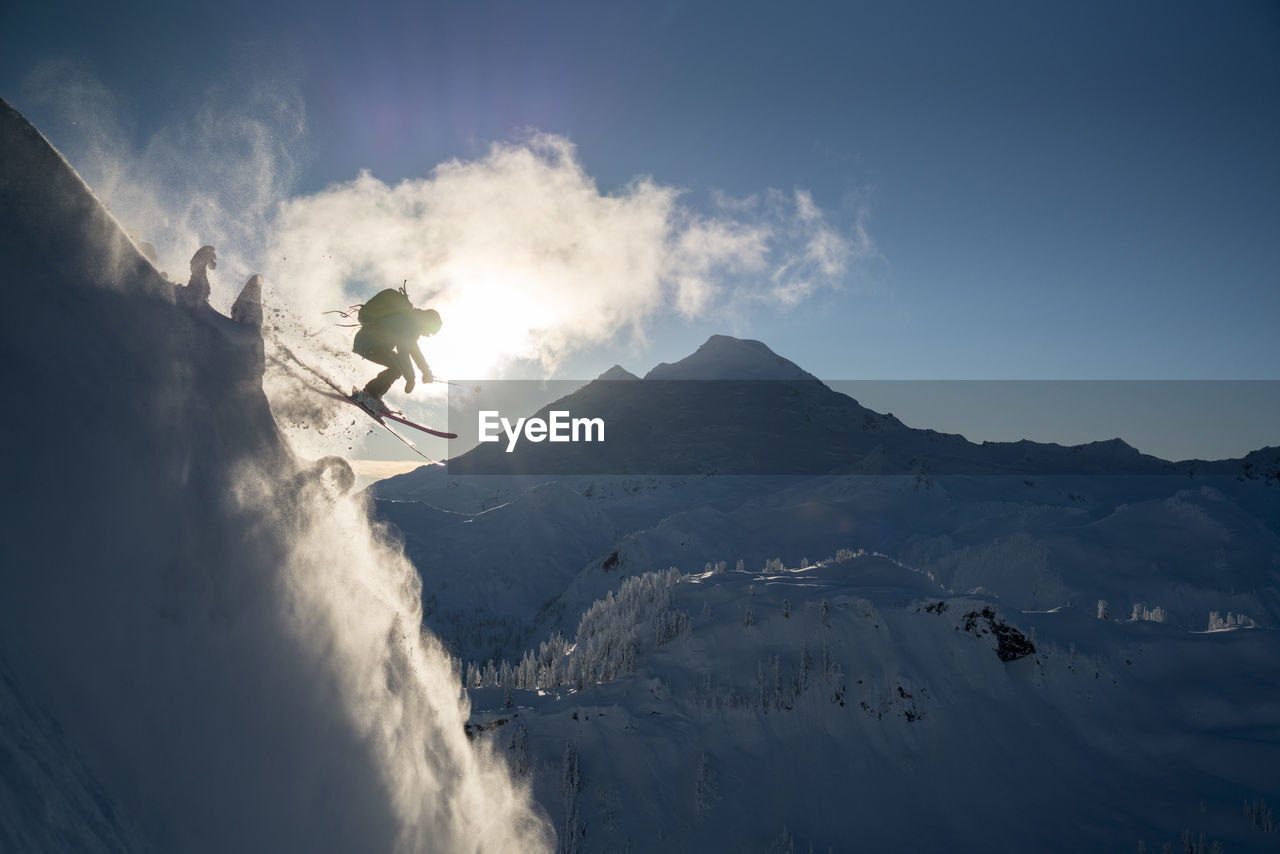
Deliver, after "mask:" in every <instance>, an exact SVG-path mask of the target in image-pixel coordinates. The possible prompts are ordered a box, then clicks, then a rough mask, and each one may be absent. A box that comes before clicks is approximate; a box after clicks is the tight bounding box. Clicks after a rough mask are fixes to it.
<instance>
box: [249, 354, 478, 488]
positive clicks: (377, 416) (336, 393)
mask: <svg viewBox="0 0 1280 854" xmlns="http://www.w3.org/2000/svg"><path fill="white" fill-rule="evenodd" d="M271 343H272V344H273V345H274V346H275V347H276V349H277V350H278V351H279V352H280V353H281V354H283V355H284V356H286V357H288V359H289V360H290V361H291V362H293V363H294V364H296V365H298V366H299V367H301V368H303V369H304V370H306V371H307V373H309V374H311V375H312V376H313V377H315V378H316V379H318V380H320V381H321V382H323V383H324V384H325V385H326V386H328V387H329V389H330V390H328V391H326V390H323V389H318V388H315V387H314V386H312V387H311V389H312V391H315V392H316V393H317V394H323V395H325V396H326V397H332V398H333V399H335V400H345V401H346V402H347V403H349V404H351V405H352V406H354V407H356V408H357V409H359V410H360V411H361V412H363V413H364V414H365V415H368V416H369V417H370V418H372V419H373V420H374V421H376V422H378V424H379V425H380V426H381V427H382V428H383V429H384V430H386V431H387V432H388V433H390V434H391V435H393V436H395V437H396V438H397V439H399V440H400V441H401V442H403V443H404V444H405V445H406V446H407V447H409V448H411V449H412V450H413V452H414V453H416V454H417V455H418V456H420V457H422V458H423V459H425V460H427V461H428V462H430V463H431V464H432V465H444V463H443V462H441V461H440V460H437V459H434V458H432V457H429V456H427V455H426V454H424V453H423V452H422V451H421V450H420V449H419V448H418V446H417V445H416V444H414V442H413V440H412V439H410V438H409V437H407V436H405V435H403V434H401V433H400V431H398V430H396V429H395V428H394V427H392V426H391V425H390V424H388V423H387V422H386V420H385V419H388V418H389V419H391V420H392V421H395V422H397V423H399V424H403V425H405V426H406V427H412V428H413V429H415V430H420V431H422V432H423V433H427V434H429V435H432V436H438V437H440V438H441V439H456V438H458V434H457V433H449V432H446V431H444V430H436V429H434V428H432V427H427V426H425V425H422V424H419V423H417V422H416V421H411V420H409V419H408V418H405V417H404V413H401V412H392V411H389V410H388V411H386V412H374V411H373V410H371V409H369V408H367V407H365V406H364V405H363V404H361V403H360V402H359V401H357V400H356V399H355V398H354V397H352V396H351V395H350V394H348V393H346V392H344V391H343V390H342V387H341V386H339V385H338V384H337V383H335V382H334V381H333V380H331V379H329V378H328V377H327V376H325V375H324V374H322V373H320V372H319V371H317V370H316V369H315V368H313V367H311V366H310V365H308V364H307V363H306V362H304V361H302V360H301V359H299V358H298V357H297V355H295V354H294V352H293V351H292V350H290V349H289V348H288V347H286V346H285V345H284V344H282V343H280V341H278V340H276V339H275V338H272V342H271ZM277 361H278V360H277Z"/></svg>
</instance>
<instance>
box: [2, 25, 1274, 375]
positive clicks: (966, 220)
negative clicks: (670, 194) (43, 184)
mask: <svg viewBox="0 0 1280 854" xmlns="http://www.w3.org/2000/svg"><path fill="white" fill-rule="evenodd" d="M127 5H128V7H129V8H130V9H131V10H134V11H132V12H131V13H130V14H127V15H126V14H123V13H122V12H121V11H120V10H119V9H118V8H116V7H110V6H106V5H103V4H87V3H59V2H52V3H40V4H36V3H27V2H17V3H8V4H6V5H5V7H4V9H3V11H0V31H2V32H3V33H4V35H3V36H2V37H0V39H2V40H3V43H4V50H3V51H0V95H3V97H5V98H6V99H7V100H10V102H11V103H13V104H14V105H15V106H17V107H18V108H19V109H20V110H23V112H25V113H26V114H27V115H28V117H29V118H31V119H32V120H33V121H34V122H35V123H36V124H37V126H39V127H41V128H42V129H43V130H45V132H46V133H47V134H48V135H49V136H50V137H51V138H52V139H53V141H54V143H55V144H57V145H58V146H59V147H60V148H62V150H63V151H64V152H65V153H67V154H68V157H69V158H70V159H71V160H72V162H73V165H77V166H78V167H79V166H80V164H79V163H78V162H77V152H78V151H79V150H80V149H81V148H83V147H85V146H87V145H88V143H87V142H86V141H85V140H84V139H81V138H79V137H78V136H77V133H78V131H77V126H76V125H72V124H71V123H70V119H69V117H68V114H67V113H66V111H65V110H64V111H61V112H60V111H59V105H58V103H57V102H56V99H53V100H50V99H49V98H48V97H47V94H45V95H42V93H41V92H40V91H39V87H37V86H33V84H32V73H33V70H34V69H37V68H39V67H41V64H42V63H45V64H47V63H48V62H49V61H50V60H59V61H64V62H66V61H69V63H70V65H71V66H72V67H74V68H75V69H77V71H78V72H79V73H83V74H85V75H87V76H89V77H91V78H92V79H95V80H97V81H100V83H101V85H102V87H104V89H105V90H106V91H107V92H109V93H111V95H112V99H113V100H112V107H113V110H114V111H115V112H116V113H117V114H118V126H117V130H118V131H119V132H120V133H121V134H122V136H123V140H124V142H123V143H122V144H123V145H124V146H125V147H126V148H130V147H132V149H133V150H141V149H143V148H144V147H145V146H146V144H147V141H148V140H150V139H152V138H153V137H154V136H155V135H156V134H157V133H159V132H161V130H162V129H163V128H166V127H171V126H172V125H174V124H175V122H180V121H181V120H182V118H183V116H184V115H188V114H190V113H191V112H192V111H193V110H195V109H196V108H197V107H198V105H199V104H200V103H202V102H203V101H206V100H207V99H208V98H209V93H210V91H213V90H216V91H218V92H221V93H222V95H221V97H222V98H223V99H224V100H230V101H234V100H236V99H237V98H239V99H242V100H245V101H246V102H247V101H249V100H251V98H250V97H249V94H248V93H250V92H251V91H252V90H254V89H255V87H261V86H263V85H271V86H279V87H283V88H285V89H288V90H289V91H290V92H293V93H294V94H296V96H297V99H298V102H299V103H300V104H301V108H302V110H303V111H304V113H305V125H306V130H305V134H300V135H299V136H298V137H297V138H296V139H291V140H289V141H288V146H289V148H290V159H291V163H293V164H294V165H295V168H294V169H293V171H291V172H290V176H289V178H290V180H289V184H288V187H287V194H288V195H289V196H291V197H308V196H310V195H311V194H318V193H322V192H323V191H325V190H326V188H329V187H331V186H332V185H334V184H335V183H340V182H349V181H351V180H352V179H354V178H355V177H356V175H357V174H358V172H359V170H361V169H367V170H369V172H370V173H371V175H372V176H373V177H375V178H377V179H378V180H380V181H381V182H384V183H385V184H387V185H388V186H394V185H396V184H397V182H400V181H402V180H406V179H407V180H418V179H424V178H426V177H427V176H429V175H431V174H432V170H433V168H435V167H436V166H437V165H438V164H440V163H442V162H446V161H449V160H451V159H454V158H459V159H461V160H462V161H470V160H474V159H477V158H482V157H484V155H485V152H486V151H487V150H488V146H490V144H491V143H494V142H503V141H512V140H520V139H524V138H526V137H527V135H528V134H529V133H530V132H531V131H537V132H541V133H544V134H551V135H555V136H556V137H557V138H562V139H564V140H567V141H569V142H571V143H572V144H573V145H574V146H576V149H575V150H576V155H575V156H576V158H577V163H578V165H579V166H580V168H581V170H582V171H583V172H585V174H586V175H587V176H589V178H590V179H591V180H593V181H594V182H595V183H596V184H597V185H598V187H599V190H600V192H601V194H602V195H604V196H609V195H610V194H614V193H620V192H624V190H625V188H626V187H627V186H628V185H629V182H632V181H633V180H634V179H636V178H637V176H651V178H652V180H653V181H654V182H656V183H657V184H658V185H661V186H662V187H666V188H671V189H673V190H678V191H679V200H680V202H679V204H680V205H681V207H682V209H683V210H684V212H685V215H686V216H702V215H706V216H715V215H717V213H716V212H717V210H719V208H718V207H717V200H718V199H723V198H726V197H727V198H730V199H738V200H741V199H748V198H753V197H754V198H756V199H760V198H767V197H768V193H769V191H771V190H772V191H775V194H776V197H777V198H781V199H791V198H793V194H795V192H796V191H797V190H799V191H803V192H804V193H805V194H807V196H808V198H810V199H811V200H812V203H813V205H814V206H815V207H816V208H817V209H819V210H820V211H821V212H822V222H823V223H824V224H825V227H827V228H829V229H830V230H831V232H832V233H834V234H837V235H841V236H843V237H845V238H846V239H847V240H849V241H850V242H851V243H857V235H858V234H859V232H858V229H859V228H861V229H863V235H864V237H865V240H864V241H863V242H862V243H857V245H858V247H859V251H857V252H855V253H854V254H853V256H852V258H851V260H850V261H849V263H847V264H845V265H844V266H843V267H842V268H841V269H840V270H839V271H838V272H837V273H835V274H833V275H829V276H826V277H824V278H822V280H821V281H820V282H819V284H817V285H815V286H814V287H813V288H812V289H811V290H807V291H805V292H804V295H803V297H802V298H800V299H798V300H795V301H794V302H792V303H788V304H782V303H779V302H777V301H771V300H769V299H762V298H758V297H756V296H753V297H751V298H744V299H738V300H733V299H725V298H723V294H724V293H725V292H726V291H732V287H733V285H732V281H733V279H734V277H735V276H741V275H752V274H755V275H762V273H761V272H760V270H747V271H746V273H745V274H744V273H742V272H741V271H740V270H739V271H737V272H731V273H726V274H724V277H723V278H722V279H721V280H719V287H720V288H721V290H720V291H718V293H720V294H721V297H718V298H711V299H708V300H706V301H705V302H703V303H700V304H699V308H698V311H696V312H694V313H693V314H692V315H690V314H688V313H686V314H683V315H682V314H681V313H679V312H677V311H669V310H667V309H666V308H664V307H663V306H658V307H656V308H654V309H652V311H651V313H650V314H649V315H647V319H646V324H645V335H644V337H643V338H642V339H634V338H628V339H627V341H628V343H627V344H626V346H621V345H615V344H613V343H610V342H611V341H612V340H618V341H621V340H622V336H619V337H618V338H617V339H603V340H600V339H598V340H594V341H591V342H586V343H581V344H579V345H577V346H574V347H572V348H568V349H566V350H565V351H564V353H563V359H562V361H561V363H560V371H561V375H570V376H591V375H594V374H595V373H598V372H599V371H600V370H603V368H605V367H608V365H609V364H612V363H613V362H615V361H620V362H622V363H623V364H624V365H625V366H626V367H629V368H631V369H632V370H636V371H641V372H642V371H644V370H647V369H648V368H649V367H651V366H652V365H653V364H655V363H656V362H659V361H669V360H673V359H675V358H679V357H680V356H682V355H685V354H687V353H688V352H690V351H691V350H693V349H694V348H695V347H696V346H697V345H698V344H700V343H701V342H702V341H703V340H705V338H706V337H707V336H708V335H709V334H711V333H714V332H728V333H731V334H737V335H740V336H744V337H752V338H758V339H760V340H763V341H765V342H766V343H767V344H769V345H770V346H771V347H772V348H773V349H774V350H775V351H777V352H779V353H781V354H783V355H785V356H787V357H788V358H790V359H792V360H793V361H795V362H797V363H798V364H800V365H801V366H802V367H804V368H805V369H806V370H808V371H810V372H811V373H814V374H816V375H818V376H821V377H831V378H853V379H861V378H867V379H1233V378H1234V379H1275V378H1277V366H1278V365H1280V344H1277V340H1278V338H1280V336H1276V335H1275V333H1274V328H1275V318H1276V317H1280V240H1277V239H1276V237H1275V235H1276V234H1278V233H1280V204H1278V203H1277V202H1278V201H1280V157H1277V156H1276V154H1275V152H1277V151H1280V7H1277V6H1276V5H1275V4H1274V3H1267V2H1228V3H1221V4H1202V3H1173V2H1127V3H1119V4H1117V3H1076V4H1045V3H1022V2H1006V3H976V4H952V3H911V2H902V3H877V4H870V3H857V2H845V3H788V4H781V3H713V2H668V3H664V2H650V3H630V4H598V3H489V2H473V3H465V4H462V3H456V4H455V3H450V4H435V3H377V2H375V3H370V4H364V5H360V6H358V7H357V6H355V5H347V4H343V5H338V4H332V3H328V4H326V3H310V4H267V5H266V6H265V8H256V7H255V6H253V5H250V4H243V3H235V2H232V3H226V4H190V5H189V6H184V5H183V4H145V3H137V4H127ZM83 171H86V172H89V171H91V170H87V169H85V170H83ZM87 177H88V175H87ZM796 210H797V211H798V210H799V207H798V206H797V209H796ZM793 219H795V216H794V215H793ZM754 221H756V220H753V222H754ZM777 231H778V232H779V233H781V232H784V231H786V229H785V228H781V227H780V228H778V229H777ZM782 239H783V238H782V237H779V238H778V240H779V241H781V240H782ZM796 239H800V238H796ZM806 239H807V238H806ZM233 249H234V247H233V246H228V247H226V248H225V249H224V248H223V247H220V252H226V251H229V250H233ZM779 251H780V250H779ZM761 269H763V268H761ZM771 269H772V268H771Z"/></svg>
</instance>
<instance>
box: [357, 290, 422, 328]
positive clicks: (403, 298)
mask: <svg viewBox="0 0 1280 854" xmlns="http://www.w3.org/2000/svg"><path fill="white" fill-rule="evenodd" d="M412 308H413V303H412V302H410V301H409V295H408V294H407V293H405V290H404V288H400V289H399V290H396V289H394V288H387V289H386V290H385V291H378V293H376V294H374V295H373V296H372V297H370V298H369V301H368V302H366V303H365V304H364V305H362V306H360V311H359V313H358V314H357V315H356V319H357V320H359V321H360V325H361V326H368V325H369V324H370V323H376V322H377V321H379V320H382V319H383V318H385V317H390V316H391V315H393V314H399V313H400V312H402V311H410V310H411V309H412Z"/></svg>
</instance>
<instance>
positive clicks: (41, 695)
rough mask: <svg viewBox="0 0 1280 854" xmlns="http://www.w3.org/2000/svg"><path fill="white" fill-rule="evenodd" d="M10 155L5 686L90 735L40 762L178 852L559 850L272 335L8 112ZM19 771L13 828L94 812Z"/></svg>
mask: <svg viewBox="0 0 1280 854" xmlns="http://www.w3.org/2000/svg"><path fill="white" fill-rule="evenodd" d="M0 147H2V148H3V150H4V151H5V158H4V161H3V165H2V167H0V217H2V218H3V221H2V222H0V258H2V259H3V269H4V270H5V273H6V284H7V291H8V301H9V303H10V310H9V311H6V312H5V313H4V317H3V320H0V323H2V324H3V334H0V348H2V349H0V353H2V355H3V358H2V359H0V364H2V365H3V377H4V380H5V387H6V388H8V389H10V390H11V394H14V395H16V397H17V400H18V405H17V406H15V407H13V408H11V409H10V411H9V413H8V414H7V416H6V418H5V421H4V427H3V437H2V441H3V445H4V447H5V448H6V453H7V458H8V464H7V466H6V474H7V476H8V477H7V480H8V483H7V486H8V488H9V494H10V496H12V500H11V502H10V504H11V509H10V511H9V512H8V513H7V514H6V516H5V518H4V522H3V525H4V531H3V536H2V537H0V585H2V589H3V594H2V595H0V660H3V662H4V663H7V666H8V668H10V669H11V670H12V671H13V673H14V684H15V685H16V686H18V687H17V688H16V689H15V690H14V691H8V690H6V692H5V693H4V694H3V695H0V702H4V703H5V704H6V706H7V708H6V709H5V712H6V715H7V716H9V717H13V718H16V719H18V720H19V721H20V722H22V721H25V722H27V723H29V724H31V730H32V731H33V732H36V733H37V734H39V733H45V734H46V735H47V734H49V733H55V732H56V733H58V734H59V735H58V739H61V738H62V737H63V735H65V741H59V740H57V739H54V738H53V737H52V736H48V739H47V743H44V742H42V743H41V744H40V745H37V748H39V749H34V748H33V749H32V751H31V752H32V754H33V755H41V752H42V751H44V753H45V754H48V755H52V756H53V757H54V758H53V759H52V760H50V764H53V765H57V764H59V763H60V762H61V761H62V759H65V760H66V764H67V767H80V766H79V765H75V764H74V763H73V762H72V760H73V759H75V757H78V756H80V755H83V757H84V767H85V769H86V770H85V772H84V786H85V788H86V789H88V790H91V791H100V793H101V797H99V798H98V799H97V803H98V805H99V806H100V807H101V810H100V811H101V812H102V813H104V814H106V815H108V816H111V819H110V821H112V822H115V823H116V824H118V825H119V826H120V827H125V826H126V825H128V826H135V825H136V827H137V828H139V829H140V830H139V836H140V837H141V838H143V839H145V840H147V841H148V842H149V843H150V845H152V846H154V847H155V848H157V849H159V850H166V851H265V850H273V851H274V850H305V851H348V850H360V851H391V850H404V851H424V850H430V851H460V850H474V851H500V850H517V849H518V850H521V851H528V850H540V849H544V848H546V847H548V845H549V837H550V833H549V830H548V825H547V823H546V821H545V820H544V819H543V818H542V817H541V816H540V815H539V814H538V813H537V811H536V810H535V808H533V807H532V806H531V802H530V800H529V797H528V793H527V791H526V790H525V789H523V788H521V787H520V786H517V785H514V784H513V783H512V781H511V779H510V777H509V775H508V773H507V771H506V768H505V766H503V765H502V764H501V763H498V762H496V761H494V760H493V758H492V757H490V756H488V755H487V754H485V753H484V752H483V751H479V752H478V751H477V750H476V748H474V747H473V746H472V744H471V743H469V742H468V740H467V738H466V736H465V734H464V731H463V722H464V721H465V719H466V714H467V709H466V701H465V699H463V695H462V693H461V690H460V686H459V683H458V679H457V676H456V674H455V673H454V671H453V666H452V664H451V662H450V660H449V659H448V657H447V656H446V655H444V654H443V653H442V651H441V650H440V648H439V646H438V644H436V643H435V642H434V641H433V640H432V639H431V638H430V637H427V636H424V635H422V634H421V633H420V630H419V626H420V624H421V605H420V581H419V579H418V576H417V574H416V573H415V572H414V569H413V567H412V566H411V565H410V564H409V563H408V562H407V561H406V560H405V559H404V557H403V556H402V554H401V553H400V552H399V550H398V549H396V548H394V547H392V546H390V545H388V544H387V543H385V542H383V541H382V540H380V539H379V537H378V535H377V532H376V531H375V530H374V529H372V528H371V527H370V524H369V522H368V517H367V513H366V512H365V507H364V504H363V502H362V500H360V499H357V498H355V497H353V496H351V495H349V494H347V493H346V492H345V489H344V488H345V487H346V486H347V485H348V484H347V483H345V482H344V480H343V478H342V477H335V476H334V472H335V471H337V472H339V473H341V467H340V466H338V467H335V466H331V465H327V464H324V463H321V464H316V465H313V464H309V463H307V462H305V461H301V460H298V459H296V458H295V457H294V456H293V454H292V453H291V452H290V450H289V449H288V447H287V446H286V445H285V443H284V442H283V441H282V439H281V437H280V435H279V433H278V432H277V429H276V426H275V423H274V421H273V420H272V417H271V413H270V411H269V409H268V406H267V401H266V398H265V397H264V395H263V393H262V388H261V377H262V370H263V349H262V342H261V339H260V337H259V334H258V332H257V330H256V329H254V328H253V327H252V326H250V325H244V324H237V323H235V322H233V321H231V320H230V319H228V318H226V317H223V316H222V315H220V314H218V313H216V312H214V311H213V310H212V309H210V308H209V307H208V306H207V305H205V304H197V305H190V304H187V302H186V301H183V300H180V299H177V298H176V294H177V293H178V292H179V291H181V288H178V289H176V290H175V287H174V285H172V284H171V283H169V282H167V281H165V280H164V279H163V278H162V277H161V276H160V275H159V274H158V273H157V272H156V271H155V269H154V268H152V266H151V265H150V264H149V263H148V262H147V261H146V260H145V259H144V258H143V256H142V255H141V254H140V253H139V252H138V250H137V249H136V248H135V246H134V245H133V244H132V243H131V242H130V240H129V239H128V238H127V237H126V236H125V234H124V233H123V231H122V230H121V229H120V228H119V226H118V225H117V224H116V223H115V221H114V220H113V219H112V218H111V216H110V215H109V214H108V213H107V212H106V211H105V210H104V208H103V207H102V206H101V205H100V204H99V203H98V202H97V200H96V199H95V198H94V197H93V195H92V193H91V192H90V191H89V190H88V189H87V188H86V187H85V186H84V184H83V183H82V182H81V181H80V180H79V178H78V177H77V176H76V175H75V174H74V172H73V171H72V170H71V169H70V167H69V166H68V165H67V164H66V162H65V161H64V160H63V159H62V158H61V157H60V156H59V155H58V154H57V153H56V152H55V151H54V150H53V149H52V148H51V147H50V146H49V145H48V143H47V142H45V140H44V139H43V138H42V137H41V136H40V135H39V134H38V133H37V132H36V131H35V129H34V128H32V127H31V126H30V125H29V124H28V123H27V122H26V121H25V120H24V119H23V118H22V117H21V116H19V115H18V114H17V113H16V112H15V111H13V110H12V109H11V108H10V107H9V106H8V105H7V104H4V103H3V102H0ZM195 248H196V247H192V249H195ZM6 681H7V680H6ZM19 696H20V697H21V698H23V700H22V704H21V706H20V707H19V706H15V705H14V703H16V702H17V701H16V700H12V699H11V698H14V697H19ZM45 714H47V715H48V716H49V718H51V719H52V720H54V721H56V725H44V724H41V725H39V726H36V724H37V723H39V721H36V720H35V718H40V720H43V718H41V717H40V716H42V715H45ZM33 716H34V717H33ZM6 731H9V727H6ZM37 737H42V736H37ZM26 746H27V747H31V745H26ZM10 748H12V745H10ZM10 752H12V749H10ZM77 761H78V760H77ZM12 768H13V766H12V765H8V766H6V770H5V772H4V773H5V776H6V778H9V776H10V774H11V773H14V774H16V773H17V771H16V770H12V771H11V769H12ZM98 781H100V783H101V790H99V789H98V788H96V787H97V786H98ZM4 782H5V786H4V787H0V793H4V792H10V793H13V792H18V793H21V794H22V798H25V799H26V801H25V803H23V802H20V799H16V800H15V802H14V803H9V804H5V803H0V813H3V814H4V815H5V820H4V822H0V827H3V828H6V829H5V831H4V833H5V836H7V837H8V838H9V839H10V840H21V839H23V838H29V839H36V838H38V837H39V834H38V832H37V831H38V828H35V827H33V826H32V822H39V821H41V820H43V821H46V822H48V821H53V822H54V823H55V824H56V823H58V822H61V823H63V824H73V825H74V824H75V822H77V821H79V819H78V818H77V817H76V816H77V815H78V813H75V812H70V813H67V814H59V810H60V809H62V808H61V807H59V805H58V802H55V801H53V800H45V801H44V802H43V803H40V804H35V805H33V803H32V801H33V799H34V800H39V799H40V798H42V797H43V796H42V795H40V793H39V791H36V790H35V789H34V784H32V786H26V785H25V784H24V783H23V782H22V781H20V780H14V779H6V780H5V781H4ZM15 798H16V796H15ZM113 834H114V835H113ZM92 836H93V834H92V833H89V832H87V831H86V832H85V833H81V834H80V837H81V838H84V839H88V838H90V837H92ZM99 836H100V837H101V838H102V839H124V838H126V836H125V835H124V834H123V832H120V833H116V832H114V831H113V832H112V833H106V834H100V835H99ZM3 838H5V837H0V841H2V840H3ZM68 838H75V834H74V833H73V834H71V835H70V836H69V837H68ZM133 838H137V837H133ZM84 847H95V846H91V845H89V844H88V843H85V845H84ZM102 847H106V848H110V847H111V846H110V845H104V846H102ZM118 847H121V848H129V847H134V846H133V845H132V844H131V843H130V844H124V843H122V844H121V845H119V846H118Z"/></svg>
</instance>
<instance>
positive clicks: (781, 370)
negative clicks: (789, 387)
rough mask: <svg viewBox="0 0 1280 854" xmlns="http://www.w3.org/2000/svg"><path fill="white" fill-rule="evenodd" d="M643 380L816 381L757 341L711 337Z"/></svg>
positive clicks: (727, 336)
mask: <svg viewBox="0 0 1280 854" xmlns="http://www.w3.org/2000/svg"><path fill="white" fill-rule="evenodd" d="M644 378H645V379H646V380H816V379H817V378H816V377H814V376H813V375H812V374H810V373H808V372H807V371H804V370H802V369H801V368H800V367H799V366H798V365H796V364H795V363H794V362H792V361H790V360H788V359H784V358H782V357H781V356H779V355H778V354H777V353H775V352H773V351H772V350H770V349H769V348H768V347H767V346H765V345H764V344H763V343H762V342H760V341H753V340H751V339H747V338H734V337H732V336H729V335H712V336H711V337H710V338H708V339H707V340H706V343H704V344H703V345H702V346H701V347H699V348H698V349H697V350H696V351H694V352H693V353H692V354H691V355H689V356H686V357H685V358H683V359H681V360H680V361H678V362H671V363H668V362H663V363H662V364H660V365H658V366H657V367H655V368H654V369H653V370H651V371H649V373H647V374H645V377H644Z"/></svg>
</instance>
